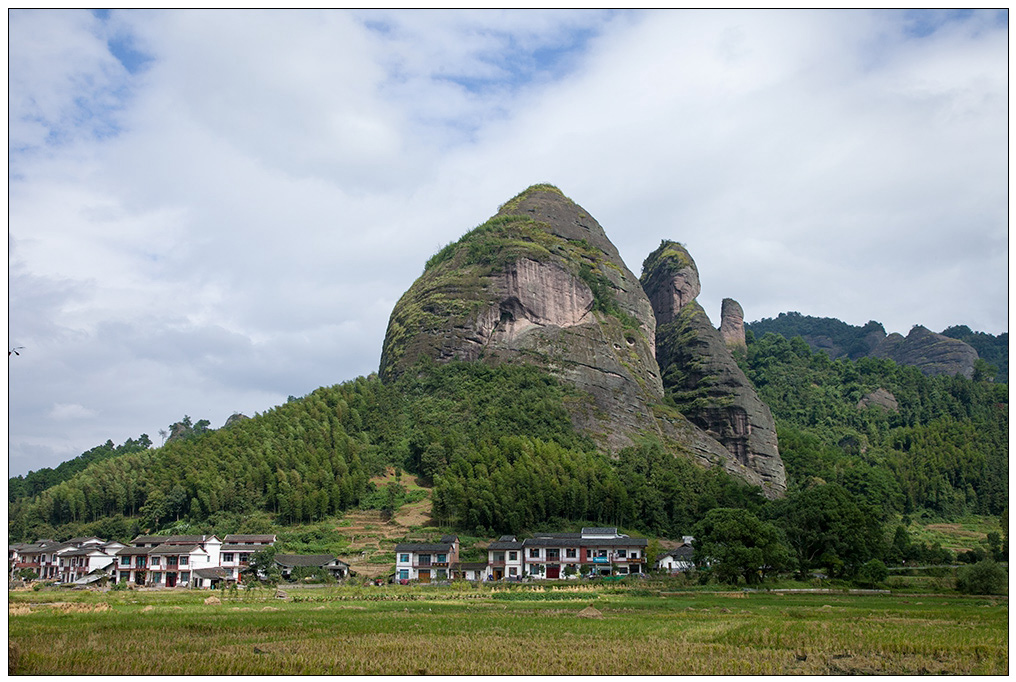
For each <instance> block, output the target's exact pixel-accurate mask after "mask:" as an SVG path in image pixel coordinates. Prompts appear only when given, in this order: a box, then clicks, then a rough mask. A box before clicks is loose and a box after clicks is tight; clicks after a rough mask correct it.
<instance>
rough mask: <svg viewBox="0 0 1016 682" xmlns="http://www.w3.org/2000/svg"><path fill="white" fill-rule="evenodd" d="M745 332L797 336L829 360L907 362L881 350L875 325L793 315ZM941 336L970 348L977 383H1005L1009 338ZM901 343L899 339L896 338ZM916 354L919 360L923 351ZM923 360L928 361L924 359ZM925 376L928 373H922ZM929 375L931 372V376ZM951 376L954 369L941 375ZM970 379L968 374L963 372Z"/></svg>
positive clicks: (957, 331) (961, 333)
mask: <svg viewBox="0 0 1016 682" xmlns="http://www.w3.org/2000/svg"><path fill="white" fill-rule="evenodd" d="M745 329H746V330H748V331H750V332H751V333H752V334H754V335H755V337H756V338H761V337H762V336H764V335H765V334H768V333H770V332H772V333H774V334H780V335H781V336H784V337H786V338H788V339H792V338H794V337H795V336H800V337H801V338H803V339H804V340H805V341H806V342H807V343H808V346H809V347H810V348H811V349H812V350H816V351H817V350H821V351H824V352H825V353H826V354H827V355H829V357H830V358H832V359H833V360H836V359H839V358H850V359H851V360H858V359H860V358H863V357H867V356H874V357H893V358H894V359H896V360H897V361H900V362H907V360H905V359H902V358H900V357H896V356H895V355H892V352H893V350H892V348H891V345H890V346H889V347H887V346H885V344H884V343H882V342H884V341H885V340H886V332H885V329H884V328H883V326H882V325H881V324H880V323H878V322H874V321H871V322H868V323H867V324H865V325H864V326H862V327H857V326H854V325H851V324H847V323H846V322H842V321H840V320H837V319H836V318H833V317H812V316H810V315H802V314H801V313H797V312H790V313H780V314H779V316H777V317H775V318H772V317H767V318H763V319H761V320H758V321H757V322H751V323H748V324H746V325H745ZM942 336H944V337H948V338H949V339H956V340H958V341H962V342H964V343H965V344H968V345H969V346H970V347H972V348H973V349H974V350H975V351H976V352H977V356H978V357H979V362H977V363H976V365H974V367H973V369H974V373H976V375H977V377H976V378H978V379H991V380H994V381H996V382H998V383H1008V382H1009V334H1008V333H1003V334H999V335H998V336H994V335H992V334H985V333H984V332H974V331H971V330H970V328H969V327H967V326H965V325H960V326H954V327H949V328H948V329H945V330H944V331H943V332H942ZM900 338H901V339H902V337H900ZM921 350H922V352H919V353H917V356H921V355H923V354H924V352H926V351H927V349H921ZM926 360H928V359H927V358H926ZM926 373H929V372H926ZM932 373H933V372H932ZM944 373H946V374H955V373H956V368H953V369H952V370H951V371H946V372H944ZM964 374H965V375H966V376H970V375H971V373H970V372H969V371H966V372H964Z"/></svg>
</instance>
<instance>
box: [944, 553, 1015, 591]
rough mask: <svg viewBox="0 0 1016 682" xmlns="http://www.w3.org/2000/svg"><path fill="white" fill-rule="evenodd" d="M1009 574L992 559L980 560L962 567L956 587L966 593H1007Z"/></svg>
mask: <svg viewBox="0 0 1016 682" xmlns="http://www.w3.org/2000/svg"><path fill="white" fill-rule="evenodd" d="M1008 585H1009V574H1008V573H1007V572H1006V570H1005V569H1004V568H1002V567H1001V566H999V565H998V564H996V563H995V562H994V561H992V560H991V559H985V560H984V561H978V562H977V563H976V564H974V565H973V566H970V567H966V568H961V569H960V571H959V574H958V575H957V577H956V589H958V590H959V591H960V592H963V593H964V594H1005V593H1006V590H1007V588H1008Z"/></svg>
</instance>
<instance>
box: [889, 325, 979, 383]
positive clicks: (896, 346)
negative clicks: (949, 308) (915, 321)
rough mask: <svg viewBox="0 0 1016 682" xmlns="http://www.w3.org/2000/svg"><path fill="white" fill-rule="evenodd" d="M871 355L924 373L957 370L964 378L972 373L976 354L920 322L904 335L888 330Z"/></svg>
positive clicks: (961, 342) (935, 374)
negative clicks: (912, 367)
mask: <svg viewBox="0 0 1016 682" xmlns="http://www.w3.org/2000/svg"><path fill="white" fill-rule="evenodd" d="M871 355H872V357H876V358H888V359H890V360H892V361H894V362H896V363H898V364H901V365H913V366H915V367H917V368H918V369H920V370H921V372H923V373H924V374H926V375H927V376H938V375H942V374H945V375H947V376H952V375H955V374H960V375H962V376H964V377H966V378H967V379H969V378H970V377H972V376H973V375H974V363H975V362H977V358H978V355H977V351H976V350H974V348H973V347H972V346H970V345H968V344H966V343H964V342H963V341H960V340H959V339H953V338H950V337H948V336H944V335H942V334H936V333H935V332H933V331H930V330H929V329H927V328H926V327H922V326H921V325H917V326H915V327H914V328H913V329H911V330H910V333H909V334H907V336H906V338H904V337H903V335H901V334H896V333H893V334H890V335H889V336H887V337H885V339H883V340H882V341H881V342H880V343H879V344H878V345H877V346H875V348H874V350H872V351H871Z"/></svg>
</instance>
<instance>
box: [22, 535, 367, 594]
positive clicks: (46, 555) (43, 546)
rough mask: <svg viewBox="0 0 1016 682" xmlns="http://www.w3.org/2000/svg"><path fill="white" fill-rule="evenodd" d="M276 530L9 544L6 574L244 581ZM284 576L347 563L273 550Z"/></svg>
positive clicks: (182, 583)
mask: <svg viewBox="0 0 1016 682" xmlns="http://www.w3.org/2000/svg"><path fill="white" fill-rule="evenodd" d="M275 540H276V536H275V535H226V536H224V537H223V538H222V539H219V537H217V536H215V535H139V536H138V537H136V538H134V539H133V540H132V541H131V543H130V544H129V545H125V544H123V543H121V542H106V541H105V540H102V539H100V538H95V537H87V538H71V539H70V540H66V541H64V542H55V541H53V540H40V541H39V542H35V543H32V544H25V543H15V544H12V545H9V547H8V566H10V570H11V575H10V577H11V578H12V579H13V578H16V577H18V576H21V575H24V569H28V570H29V571H31V572H32V573H33V574H34V575H35V576H36V577H37V578H39V579H40V580H52V581H56V582H61V583H76V584H78V585H88V584H90V583H93V582H99V581H102V580H111V581H112V582H114V583H128V584H131V585H137V586H139V587H142V586H144V587H160V586H161V587H199V588H202V587H203V588H209V587H212V588H214V587H218V586H219V585H220V584H221V583H240V582H243V580H244V573H245V571H246V570H247V568H248V566H249V562H250V557H251V555H252V554H254V553H256V552H259V551H262V550H264V549H266V548H268V547H271V546H273V545H274V544H275ZM275 565H276V566H277V567H278V568H279V570H280V572H281V573H282V575H283V577H289V576H290V575H291V574H292V572H293V571H294V570H295V569H297V568H300V567H307V568H320V569H324V570H326V571H328V572H329V573H331V574H332V575H333V576H335V577H336V578H344V577H346V576H347V575H348V574H349V565H348V564H346V563H344V562H342V561H340V560H339V559H337V558H335V557H334V556H331V555H325V554H322V555H294V554H276V555H275Z"/></svg>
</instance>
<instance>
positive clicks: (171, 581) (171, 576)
mask: <svg viewBox="0 0 1016 682" xmlns="http://www.w3.org/2000/svg"><path fill="white" fill-rule="evenodd" d="M166 587H176V573H167V574H166Z"/></svg>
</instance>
